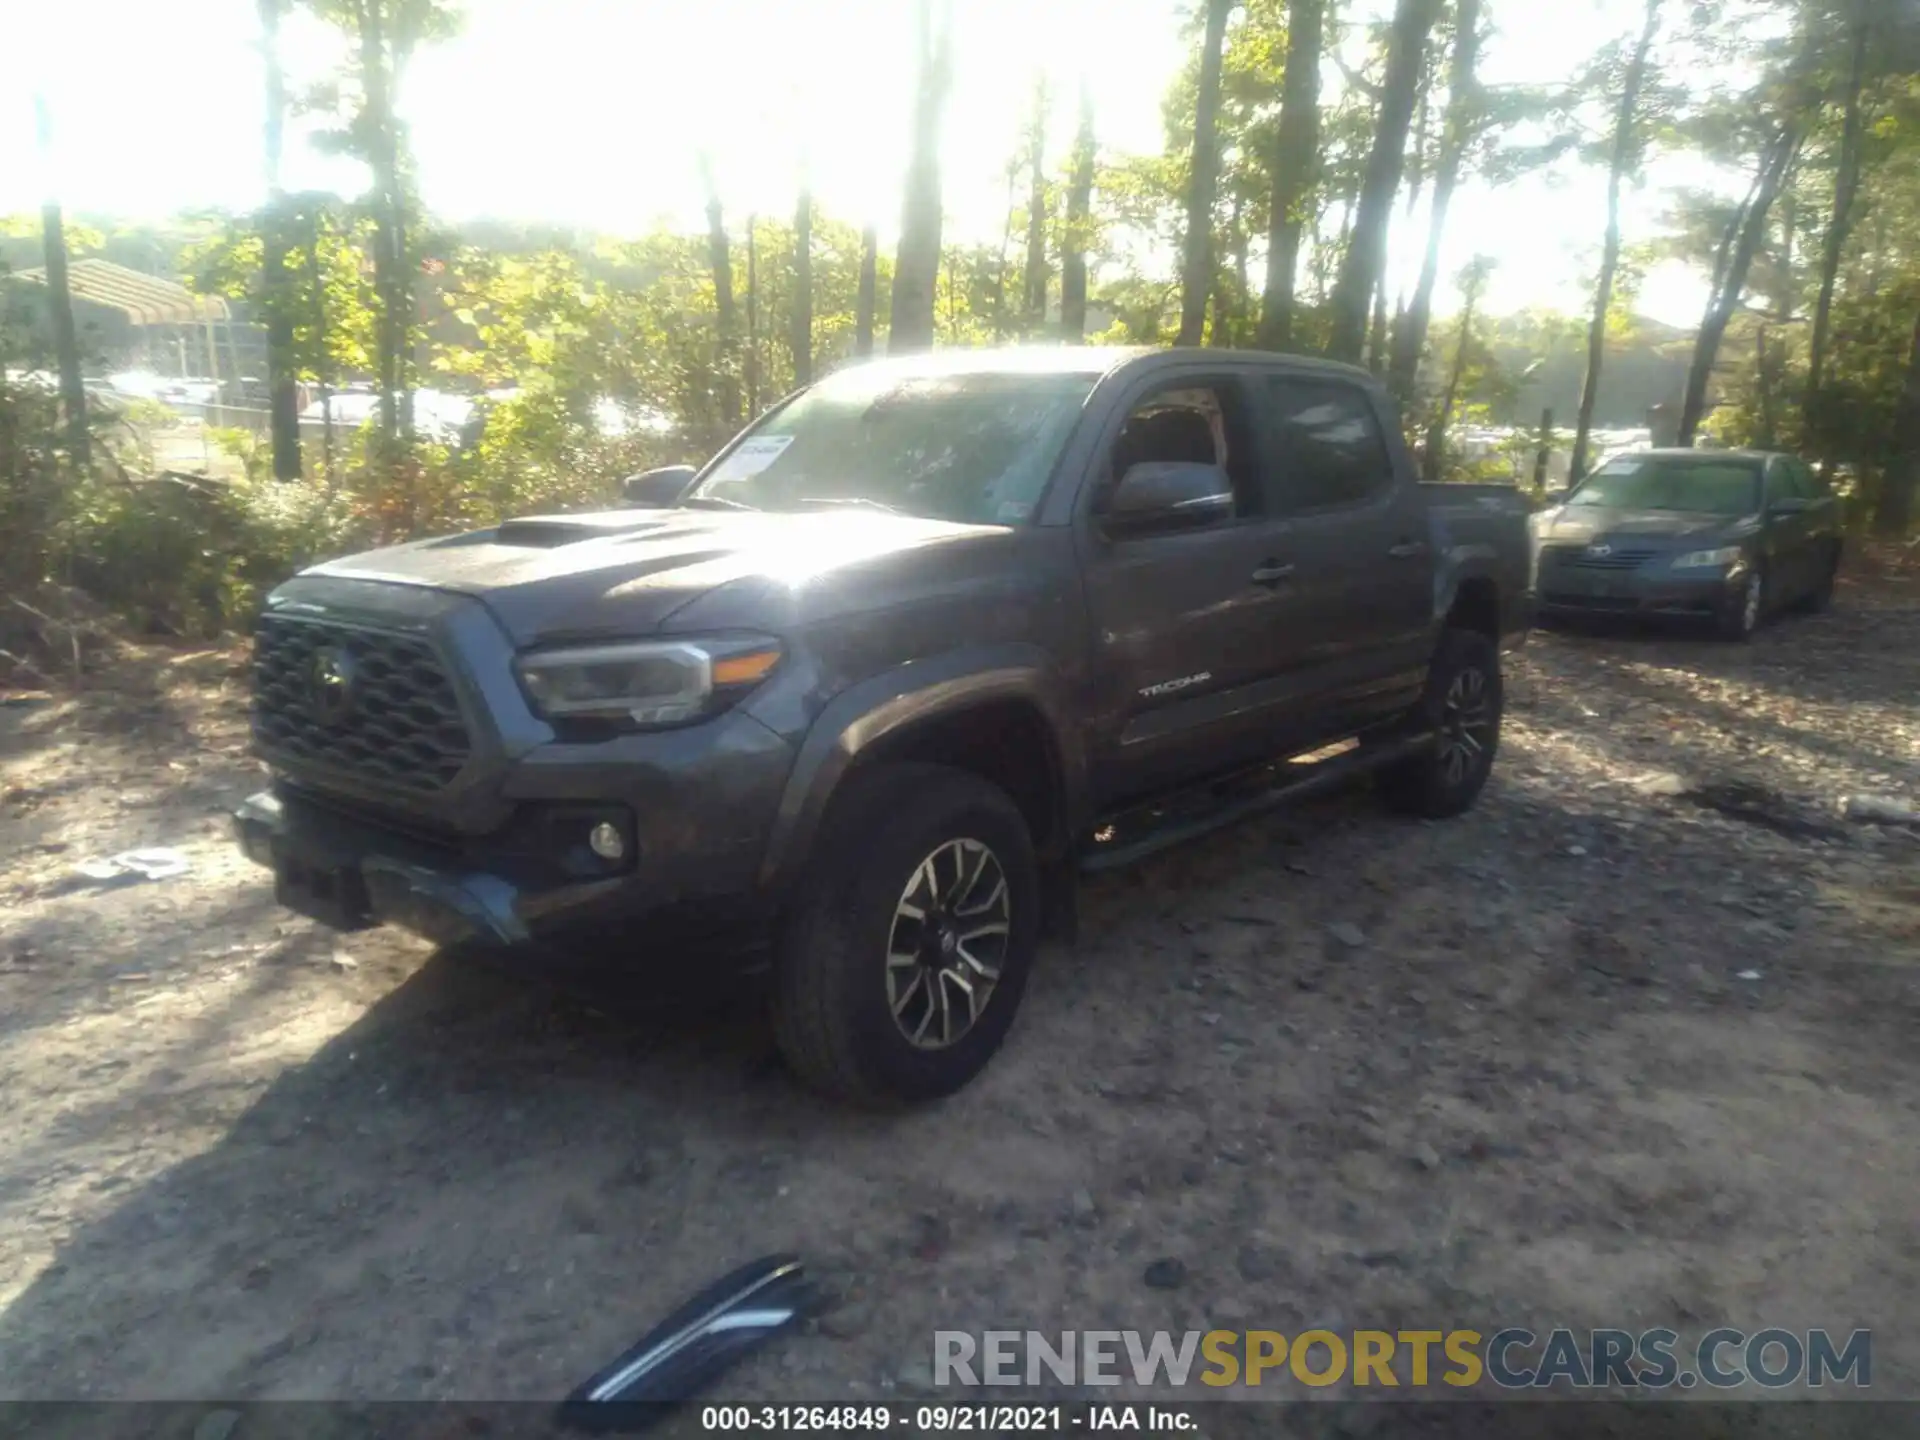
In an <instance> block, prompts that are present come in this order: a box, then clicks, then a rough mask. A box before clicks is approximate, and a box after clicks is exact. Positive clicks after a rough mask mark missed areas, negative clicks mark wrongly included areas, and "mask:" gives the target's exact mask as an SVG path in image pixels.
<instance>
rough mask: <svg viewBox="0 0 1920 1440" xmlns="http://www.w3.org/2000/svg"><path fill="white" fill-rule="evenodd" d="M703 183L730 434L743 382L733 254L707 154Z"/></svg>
mask: <svg viewBox="0 0 1920 1440" xmlns="http://www.w3.org/2000/svg"><path fill="white" fill-rule="evenodd" d="M700 180H701V183H702V184H703V185H704V186H705V187H706V191H707V265H708V267H709V268H710V269H711V270H712V272H713V313H714V334H715V339H716V341H717V344H716V346H715V350H716V354H715V357H714V368H715V369H716V370H717V371H718V372H719V382H720V384H719V391H720V423H721V424H722V425H724V426H725V427H726V430H727V433H728V434H729V435H731V434H732V433H733V432H734V431H735V430H738V429H739V428H740V381H739V377H738V376H737V375H736V373H735V369H736V364H735V362H736V361H737V359H738V357H737V355H736V354H735V353H734V352H735V348H736V344H737V341H736V338H735V337H736V334H737V330H736V321H735V315H734V307H733V252H732V249H731V248H730V247H729V245H728V243H727V227H726V221H725V217H724V216H723V215H722V213H721V209H720V192H719V191H718V190H717V189H716V188H715V186H714V183H713V167H712V166H711V165H710V164H709V163H708V161H707V157H706V156H704V155H703V156H701V157H700Z"/></svg>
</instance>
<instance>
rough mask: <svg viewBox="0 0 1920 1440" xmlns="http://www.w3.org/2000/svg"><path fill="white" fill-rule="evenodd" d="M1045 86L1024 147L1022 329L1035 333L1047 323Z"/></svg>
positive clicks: (1037, 93)
mask: <svg viewBox="0 0 1920 1440" xmlns="http://www.w3.org/2000/svg"><path fill="white" fill-rule="evenodd" d="M1046 138H1047V85H1046V81H1044V80H1042V81H1041V82H1040V84H1039V85H1038V87H1037V88H1036V89H1035V91H1034V97H1033V136H1032V138H1031V140H1030V141H1029V142H1028V146H1027V274H1026V286H1025V294H1024V295H1023V297H1022V299H1023V301H1024V305H1023V309H1024V312H1025V313H1024V321H1025V323H1024V324H1023V325H1022V327H1021V328H1022V329H1023V330H1026V331H1032V330H1038V329H1039V328H1041V327H1042V326H1043V325H1045V324H1046V320H1047V172H1046V170H1045V168H1044V166H1045V164H1046Z"/></svg>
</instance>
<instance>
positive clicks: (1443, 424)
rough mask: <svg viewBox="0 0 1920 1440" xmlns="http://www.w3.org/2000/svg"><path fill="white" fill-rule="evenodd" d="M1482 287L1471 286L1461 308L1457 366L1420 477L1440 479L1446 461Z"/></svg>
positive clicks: (1455, 354)
mask: <svg viewBox="0 0 1920 1440" xmlns="http://www.w3.org/2000/svg"><path fill="white" fill-rule="evenodd" d="M1479 298H1480V292H1479V291H1478V289H1469V290H1468V291H1467V293H1466V297H1465V302H1464V303H1463V304H1462V306H1461V307H1460V343H1459V344H1458V345H1457V346H1456V347H1454V352H1453V368H1452V369H1451V370H1450V371H1449V372H1448V374H1447V388H1446V391H1445V393H1444V394H1442V395H1441V397H1440V408H1439V410H1437V411H1436V412H1435V413H1434V417H1433V423H1432V424H1431V425H1429V426H1428V427H1427V449H1426V453H1425V454H1424V455H1422V456H1421V457H1420V478H1421V479H1422V480H1429V481H1431V480H1438V479H1439V478H1440V473H1441V468H1442V465H1443V462H1444V461H1445V460H1446V451H1447V429H1448V427H1449V426H1450V425H1452V424H1453V407H1454V404H1455V403H1456V402H1457V401H1458V400H1459V398H1460V380H1461V377H1462V376H1464V375H1465V374H1466V371H1467V352H1468V348H1469V347H1470V346H1471V345H1472V344H1473V307H1474V304H1475V303H1476V302H1477V301H1478V300H1479Z"/></svg>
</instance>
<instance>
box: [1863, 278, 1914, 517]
mask: <svg viewBox="0 0 1920 1440" xmlns="http://www.w3.org/2000/svg"><path fill="white" fill-rule="evenodd" d="M1894 434H1895V437H1896V441H1895V443H1896V446H1897V448H1896V450H1895V452H1894V458H1893V463H1892V464H1891V465H1889V466H1887V475H1886V479H1885V480H1884V481H1883V482H1882V484H1881V486H1880V500H1879V503H1878V504H1877V505H1876V506H1875V507H1874V512H1873V528H1874V530H1875V531H1877V532H1878V533H1879V534H1881V535H1888V536H1892V537H1894V538H1895V539H1900V540H1904V539H1906V537H1907V531H1908V530H1910V529H1911V528H1912V527H1913V508H1914V493H1915V492H1916V491H1920V315H1916V316H1915V317H1914V322H1913V345H1912V347H1911V349H1910V350H1909V351H1908V353H1907V383H1906V386H1905V388H1903V389H1902V390H1901V392H1900V412H1899V416H1898V418H1897V419H1896V421H1895V422H1894Z"/></svg>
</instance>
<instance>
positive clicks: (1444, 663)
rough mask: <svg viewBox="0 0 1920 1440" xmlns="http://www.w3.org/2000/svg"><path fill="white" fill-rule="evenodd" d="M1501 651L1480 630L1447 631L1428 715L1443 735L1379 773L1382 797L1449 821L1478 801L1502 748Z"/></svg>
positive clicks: (1432, 674)
mask: <svg viewBox="0 0 1920 1440" xmlns="http://www.w3.org/2000/svg"><path fill="white" fill-rule="evenodd" d="M1502 698H1503V697H1502V687H1501V680H1500V650H1499V647H1498V646H1497V645H1495V644H1494V642H1493V641H1492V640H1491V639H1489V638H1488V637H1487V636H1485V635H1482V634H1481V633H1480V632H1479V631H1477V630H1446V631H1443V632H1442V633H1441V636H1440V645H1439V648H1438V649H1437V650H1436V651H1435V652H1434V657H1433V666H1432V668H1431V669H1430V670H1429V671H1428V673H1427V693H1426V695H1425V697H1424V698H1423V699H1422V701H1421V707H1420V708H1421V718H1422V720H1423V722H1424V723H1425V724H1426V725H1427V726H1428V727H1429V728H1431V729H1432V730H1433V732H1434V734H1435V736H1436V737H1437V738H1436V740H1435V743H1434V746H1433V748H1432V749H1431V750H1428V751H1423V752H1422V753H1421V754H1418V755H1415V756H1413V757H1412V758H1410V759H1407V760H1403V761H1401V762H1399V763H1398V764H1396V765H1392V766H1389V767H1388V768H1387V769H1385V770H1383V771H1381V772H1380V777H1379V785H1380V793H1381V795H1382V796H1383V797H1384V798H1385V800H1386V802H1387V803H1388V804H1389V805H1390V806H1392V807H1393V808H1394V809H1396V810H1399V811H1401V812H1403V813H1405V814H1409V815H1419V816H1423V817H1425V818H1427V819H1431V820H1443V819H1447V818H1449V817H1451V816H1454V815H1459V814H1461V813H1462V812H1464V811H1466V810H1467V809H1469V808H1471V806H1472V805H1473V802H1474V801H1475V800H1476V799H1477V798H1479V795H1480V790H1481V788H1482V787H1483V786H1484V785H1485V784H1486V783H1487V776H1488V775H1489V774H1491V773H1492V771H1493V757H1494V753H1495V751H1497V750H1498V749H1499V748H1500V712H1501V706H1502Z"/></svg>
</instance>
